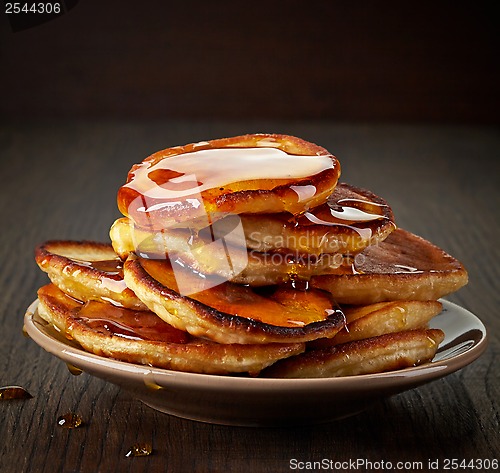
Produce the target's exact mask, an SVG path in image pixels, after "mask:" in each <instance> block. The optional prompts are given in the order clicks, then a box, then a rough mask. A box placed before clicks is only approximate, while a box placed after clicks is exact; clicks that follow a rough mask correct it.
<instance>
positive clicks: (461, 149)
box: [0, 121, 500, 473]
mask: <svg viewBox="0 0 500 473" xmlns="http://www.w3.org/2000/svg"><path fill="white" fill-rule="evenodd" d="M258 131H263V132H281V133H288V134H293V135H297V136H300V137H302V138H305V139H308V140H311V141H314V142H316V143H318V144H320V145H322V146H324V147H326V148H328V149H329V150H330V151H331V152H332V153H334V154H336V155H337V156H338V157H339V159H340V161H341V163H342V169H343V174H342V180H343V181H347V182H350V183H352V184H355V185H358V186H361V187H367V188H369V189H371V190H372V191H374V192H375V193H377V194H379V195H381V196H383V197H385V198H386V199H387V200H388V201H389V202H390V204H391V205H392V207H393V210H394V213H395V215H396V218H397V222H398V224H399V226H400V227H404V228H406V229H408V230H411V231H413V232H414V233H417V234H420V235H422V236H423V237H426V238H428V239H430V240H431V241H433V242H434V243H436V244H438V245H440V246H441V247H442V248H444V249H445V250H447V251H448V252H449V253H451V254H452V255H454V256H455V257H457V258H459V259H460V260H461V261H462V262H463V263H464V264H465V266H466V267H467V269H468V271H469V276H470V282H469V284H468V286H466V287H465V288H463V289H462V290H460V291H459V292H458V293H456V294H454V295H451V296H449V297H448V299H449V300H451V301H454V302H456V303H458V304H460V305H461V306H463V307H465V308H467V309H469V310H470V311H472V312H473V313H475V314H476V315H477V316H479V317H480V318H481V319H482V320H483V322H484V323H485V325H486V326H487V328H488V331H489V336H490V338H489V346H488V348H487V350H486V352H485V353H484V355H483V356H482V357H481V358H480V359H479V360H477V361H476V362H474V363H473V364H472V365H470V366H467V367H465V368H464V369H462V370H460V371H458V372H456V373H454V374H451V375H449V376H447V377H445V378H443V379H440V380H437V381H434V382H432V383H430V384H427V385H424V386H422V387H420V388H418V389H415V390H412V391H408V392H405V393H403V394H399V395H396V396H394V397H392V398H389V399H386V400H383V401H381V402H380V403H378V404H376V405H374V406H373V407H372V408H370V409H368V410H366V411H365V412H363V413H361V414H358V415H357V416H355V417H351V418H347V419H344V420H341V421H337V422H333V423H329V424H326V425H320V426H311V427H296V428H295V427H293V428H265V429H261V428H239V427H226V426H219V425H209V424H203V423H198V422H193V421H189V420H184V419H180V418H176V417H172V416H169V415H165V414H161V413H159V412H156V411H154V410H152V409H150V408H148V407H146V406H145V405H143V404H141V403H140V402H139V401H136V400H134V399H133V398H131V397H130V396H129V395H128V394H126V393H124V392H123V391H121V390H120V389H119V388H117V387H115V386H114V385H112V384H109V383H107V382H105V381H102V380H100V379H97V378H94V377H91V376H89V375H87V374H85V373H83V374H82V375H81V376H72V375H71V374H70V373H69V371H68V370H67V369H66V366H65V365H64V363H63V362H61V361H60V360H58V359H56V358H55V357H53V356H51V355H49V354H48V353H46V352H45V351H44V350H43V349H41V348H39V347H38V346H37V345H36V344H35V343H34V342H33V341H32V340H30V339H28V338H25V337H23V334H22V325H23V322H22V320H23V315H24V311H25V309H26V307H27V306H28V305H29V304H30V303H31V302H32V301H33V300H34V299H35V297H36V290H37V288H38V287H39V286H41V285H43V284H45V282H46V281H47V279H46V276H45V275H44V274H43V273H41V272H40V271H39V270H38V268H37V267H36V265H35V262H34V259H33V248H34V247H35V245H36V244H37V243H39V242H42V241H44V240H47V239H97V240H102V241H108V230H109V227H110V225H111V223H112V222H113V221H114V219H115V218H117V217H118V216H119V213H118V210H117V207H116V192H117V189H118V187H119V186H120V185H121V184H122V183H123V182H124V180H125V176H126V173H127V171H128V170H129V168H130V166H131V165H132V164H133V163H135V162H138V161H141V160H142V159H143V158H144V157H146V156H147V155H148V154H150V153H152V152H154V151H156V150H158V149H162V148H165V147H169V146H173V145H177V144H184V143H188V142H191V141H198V140H205V139H211V138H217V137H222V136H231V135H236V134H240V133H246V132H250V133H252V132H258ZM498 131H499V130H498V129H495V128H469V127H452V126H449V127H431V126H389V125H386V126H368V125H366V126H360V125H358V126H351V125H343V124H336V123H321V122H317V123H300V122H293V123H285V122H279V123H273V122H228V123H223V122H216V123H213V122H210V123H209V122H132V121H128V122H126V121H124V122H116V121H115V122H107V121H94V122H68V121H66V122H52V123H28V122H23V123H17V124H13V123H9V124H4V125H3V126H2V128H1V134H0V149H1V158H0V159H1V166H2V170H1V173H0V182H1V185H0V192H1V196H2V205H1V210H0V212H1V216H2V232H1V239H2V240H1V241H2V244H1V245H0V253H1V260H0V261H1V265H2V266H1V273H0V288H1V289H0V294H1V297H0V307H1V309H0V327H1V331H0V333H1V335H2V337H1V341H0V380H1V385H2V386H7V385H21V386H23V387H25V388H26V389H27V390H28V391H29V392H30V393H31V394H32V395H33V398H32V399H29V400H13V401H0V471H2V472H6V473H7V472H32V471H36V472H51V473H52V472H77V471H78V472H97V471H99V472H108V471H120V472H126V471H131V472H132V471H133V472H136V471H137V472H142V471H148V472H152V471H169V472H228V471H235V472H236V471H237V472H247V471H248V472H273V473H274V472H282V471H283V472H284V471H291V470H292V471H293V466H294V465H295V464H294V463H293V462H292V463H291V459H297V460H299V461H304V462H306V461H311V462H312V461H322V460H323V459H331V460H335V461H357V460H358V459H366V460H369V461H372V462H392V465H393V467H394V468H396V462H397V461H404V462H413V461H415V462H422V465H423V468H421V469H420V471H428V470H429V468H428V464H429V461H433V460H436V459H438V460H439V461H440V462H441V464H440V470H441V471H442V470H443V468H442V467H443V465H444V463H443V462H444V460H445V459H458V460H459V461H461V460H466V461H467V462H469V461H471V460H476V459H478V460H479V459H483V460H484V459H489V460H491V459H495V458H496V459H500V435H499V430H500V429H499V420H500V401H499V400H500V370H499V354H500V341H499V334H500V317H499V314H498V308H499V284H498V281H499V279H500V273H499V269H498V268H499V263H500V261H499V251H498V241H499V240H500V234H499V219H498V209H499V207H500V200H499V185H500V182H499V175H500V173H499V159H498V157H499V156H500V136H499V133H498ZM332 402H335V399H332ZM68 411H73V412H77V413H79V414H80V415H81V416H82V417H83V419H84V421H85V425H84V426H83V427H82V428H79V429H75V430H66V429H62V428H61V427H59V426H58V425H57V423H56V419H57V417H58V416H60V415H61V414H64V413H65V412H68ZM136 442H148V443H151V444H152V445H153V448H154V452H153V455H151V456H149V457H143V458H127V457H126V456H125V454H126V453H127V450H128V447H129V446H131V445H132V444H134V443H136ZM380 465H381V464H379V466H380ZM386 465H387V463H386ZM476 465H477V463H476ZM304 466H306V465H304ZM345 466H346V468H345V469H343V470H337V471H350V470H349V469H348V467H349V465H345ZM407 466H408V465H407ZM351 469H352V470H353V471H354V469H355V468H354V467H353V465H352V464H351ZM418 469H419V468H418V465H417V466H415V467H414V468H413V471H417V470H418ZM373 470H374V467H373V466H372V467H371V468H370V467H368V468H358V469H357V470H356V471H373ZM406 471H411V469H410V468H408V469H407V470H406ZM459 471H472V469H470V468H469V469H459ZM475 471H478V469H476V470H475Z"/></svg>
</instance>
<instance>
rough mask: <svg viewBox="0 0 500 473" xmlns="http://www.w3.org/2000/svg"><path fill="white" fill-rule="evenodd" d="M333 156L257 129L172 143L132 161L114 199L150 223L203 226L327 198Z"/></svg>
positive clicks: (336, 170)
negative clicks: (165, 147) (134, 162)
mask: <svg viewBox="0 0 500 473" xmlns="http://www.w3.org/2000/svg"><path fill="white" fill-rule="evenodd" d="M339 175H340V165H339V162H338V160H337V159H336V158H335V157H334V156H332V155H331V154H330V153H329V152H328V151H327V150H325V149H324V148H321V147H320V146H317V145H315V144H313V143H308V142H307V141H304V140H301V139H299V138H295V137H291V136H286V135H273V134H256V135H244V136H237V137H233V138H225V139H218V140H212V141H206V142H201V143H194V144H189V145H186V146H177V147H174V148H168V149H165V150H163V151H159V152H157V153H155V154H153V155H152V156H150V157H148V158H146V159H145V160H144V161H143V162H142V163H140V164H136V165H134V166H133V167H132V169H131V170H130V172H129V175H128V179H127V183H126V184H125V185H124V186H122V187H121V188H120V190H119V192H118V207H119V209H120V211H121V212H122V214H123V215H125V216H126V217H130V218H131V219H132V220H133V221H134V222H135V223H136V224H137V225H139V226H141V227H143V228H147V229H150V230H153V231H161V230H163V229H165V228H172V227H190V228H194V227H197V228H203V227H205V226H207V225H208V224H211V223H213V222H214V221H216V220H218V219H220V218H222V217H224V216H226V215H227V214H241V213H276V212H290V213H293V214H296V213H300V212H303V211H305V210H307V209H308V208H312V207H315V206H317V205H320V204H323V203H324V202H326V199H327V197H328V196H329V195H330V194H331V193H332V191H333V189H334V188H335V185H336V184H337V180H338V177H339Z"/></svg>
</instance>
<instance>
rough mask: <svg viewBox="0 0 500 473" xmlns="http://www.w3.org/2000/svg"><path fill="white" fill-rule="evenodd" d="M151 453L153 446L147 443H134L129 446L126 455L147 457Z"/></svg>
mask: <svg viewBox="0 0 500 473" xmlns="http://www.w3.org/2000/svg"><path fill="white" fill-rule="evenodd" d="M152 453H153V447H152V446H151V444H149V443H136V444H134V445H132V446H131V447H130V448H129V451H128V452H127V453H126V455H125V456H126V457H147V456H149V455H151V454H152Z"/></svg>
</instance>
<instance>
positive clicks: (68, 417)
mask: <svg viewBox="0 0 500 473" xmlns="http://www.w3.org/2000/svg"><path fill="white" fill-rule="evenodd" d="M57 423H58V424H59V425H60V426H61V427H64V428H65V429H76V428H77V427H80V426H81V425H82V424H83V419H82V418H81V417H80V416H79V415H78V414H73V413H72V412H68V413H67V414H64V415H62V416H60V417H58V418H57Z"/></svg>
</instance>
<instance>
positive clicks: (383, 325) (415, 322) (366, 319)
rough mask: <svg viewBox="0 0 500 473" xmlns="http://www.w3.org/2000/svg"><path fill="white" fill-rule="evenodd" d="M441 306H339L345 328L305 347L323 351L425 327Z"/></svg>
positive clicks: (414, 303) (421, 303) (426, 303)
mask: <svg viewBox="0 0 500 473" xmlns="http://www.w3.org/2000/svg"><path fill="white" fill-rule="evenodd" d="M442 308H443V306H442V304H441V303H440V302H439V301H393V302H378V303H375V304H368V305H363V306H342V312H343V313H344V315H345V318H346V326H345V327H344V328H343V329H342V330H341V331H340V332H339V333H337V335H335V336H334V337H333V338H322V339H320V340H314V341H312V342H310V343H309V344H308V348H326V347H329V346H333V345H340V344H341V343H347V342H352V341H355V340H363V339H365V338H372V337H377V336H379V335H385V334H388V333H396V332H403V331H405V330H414V329H419V328H426V327H427V326H428V324H429V322H430V321H431V319H432V318H433V317H435V316H436V315H438V314H439V313H440V312H441V310H442Z"/></svg>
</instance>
